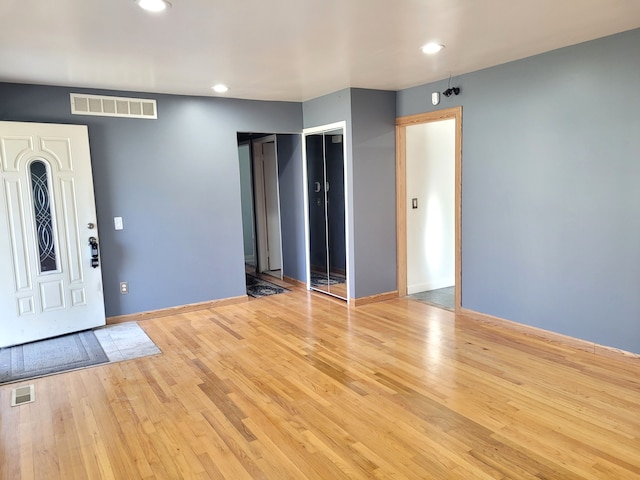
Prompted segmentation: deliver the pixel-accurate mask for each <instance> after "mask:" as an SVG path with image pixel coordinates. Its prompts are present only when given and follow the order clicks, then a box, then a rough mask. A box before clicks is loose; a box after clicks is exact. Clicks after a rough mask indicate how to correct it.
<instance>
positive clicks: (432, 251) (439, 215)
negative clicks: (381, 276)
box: [396, 107, 462, 311]
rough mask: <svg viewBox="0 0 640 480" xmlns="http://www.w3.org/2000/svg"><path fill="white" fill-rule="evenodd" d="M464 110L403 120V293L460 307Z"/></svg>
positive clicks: (399, 213) (400, 195) (399, 199)
mask: <svg viewBox="0 0 640 480" xmlns="http://www.w3.org/2000/svg"><path fill="white" fill-rule="evenodd" d="M461 117H462V109H461V108H460V107H457V108H453V109H447V110H442V111H438V112H431V113H425V114H421V115H413V116H410V117H402V118H399V119H398V120H397V122H396V125H397V148H398V152H397V165H396V168H397V182H398V185H397V187H398V188H397V218H398V229H397V231H398V292H399V294H400V295H407V294H409V295H413V296H415V298H417V299H420V300H423V301H427V302H428V303H431V304H434V305H436V306H439V307H442V308H446V309H449V310H454V311H459V309H460V307H461V292H460V278H461V262H460V256H461V255H460V254H461V244H460V238H461V236H460V221H461V219H460V203H461V202H460V179H461V135H462V129H461V120H462V118H461Z"/></svg>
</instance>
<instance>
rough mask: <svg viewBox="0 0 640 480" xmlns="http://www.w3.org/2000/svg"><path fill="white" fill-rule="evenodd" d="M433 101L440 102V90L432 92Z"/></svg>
mask: <svg viewBox="0 0 640 480" xmlns="http://www.w3.org/2000/svg"><path fill="white" fill-rule="evenodd" d="M431 103H433V104H434V105H438V104H439V103H440V92H433V93H432V94H431Z"/></svg>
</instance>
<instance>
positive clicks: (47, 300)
mask: <svg viewBox="0 0 640 480" xmlns="http://www.w3.org/2000/svg"><path fill="white" fill-rule="evenodd" d="M0 179H1V184H2V192H1V195H0V238H2V239H3V241H2V243H3V244H4V245H3V248H1V249H0V269H1V270H2V275H1V276H0V315H1V317H0V346H9V345H15V344H20V343H25V342H29V341H33V340H38V339H42V338H48V337H53V336H56V335H62V334H64V333H69V332H73V331H78V330H84V329H88V328H92V327H96V326H99V325H104V324H105V315H104V299H103V292H102V275H101V269H100V267H99V266H98V267H97V268H92V266H91V252H90V248H89V237H90V236H93V237H96V238H98V232H97V228H95V224H96V213H95V200H94V193H93V180H92V174H91V159H90V154H89V139H88V133H87V127H86V126H80V125H53V124H37V123H18V122H0ZM89 224H92V225H94V228H92V229H90V228H89V227H88V225H89Z"/></svg>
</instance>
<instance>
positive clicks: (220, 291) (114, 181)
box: [0, 84, 302, 316]
mask: <svg viewBox="0 0 640 480" xmlns="http://www.w3.org/2000/svg"><path fill="white" fill-rule="evenodd" d="M72 91H73V92H80V93H94V94H101V93H103V94H107V95H116V96H129V97H143V98H153V99H156V100H157V101H158V116H159V118H158V120H137V119H122V118H107V117H91V116H78V115H73V116H72V115H71V114H70V106H69V93H70V92H72ZM0 119H2V120H8V121H38V122H54V123H76V124H86V125H88V126H89V141H90V145H91V153H92V165H93V176H94V188H95V193H96V204H97V205H96V206H97V212H98V224H99V228H100V240H101V246H102V251H101V253H102V265H103V267H102V268H103V280H104V293H105V307H106V312H107V315H108V316H114V315H122V314H127V313H135V312H141V311H148V310H155V309H161V308H166V307H171V306H176V305H184V304H190V303H196V302H203V301H208V300H215V299H220V298H227V297H235V296H240V295H244V294H245V293H246V291H245V280H244V259H243V257H244V255H243V240H242V217H241V208H240V177H239V164H238V150H237V137H236V134H237V132H238V131H241V132H247V131H249V132H255V131H266V132H274V131H275V132H299V131H300V130H301V125H302V106H301V104H299V103H285V102H262V101H248V100H235V99H226V98H206V97H184V96H175V95H156V94H146V93H145V94H139V93H131V92H128V93H123V92H110V91H106V92H105V91H96V90H84V89H69V88H63V87H45V86H33V85H16V84H0ZM114 216H122V217H123V219H124V230H122V231H115V230H114V228H113V217H114ZM123 280H126V281H128V282H129V289H130V293H129V294H128V295H120V294H119V292H118V284H119V282H120V281H123Z"/></svg>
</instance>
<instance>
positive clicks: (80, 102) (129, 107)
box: [70, 93, 158, 120]
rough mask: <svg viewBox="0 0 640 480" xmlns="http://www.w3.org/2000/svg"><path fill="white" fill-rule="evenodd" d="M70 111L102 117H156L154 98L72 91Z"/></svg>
mask: <svg viewBox="0 0 640 480" xmlns="http://www.w3.org/2000/svg"><path fill="white" fill-rule="evenodd" d="M70 95H71V113H72V114H74V115H99V116H102V117H128V118H147V119H154V120H155V119H156V118H158V110H157V108H156V107H157V105H156V101H155V100H150V99H146V98H125V97H107V96H104V95H82V94H79V93H72V94H70Z"/></svg>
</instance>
